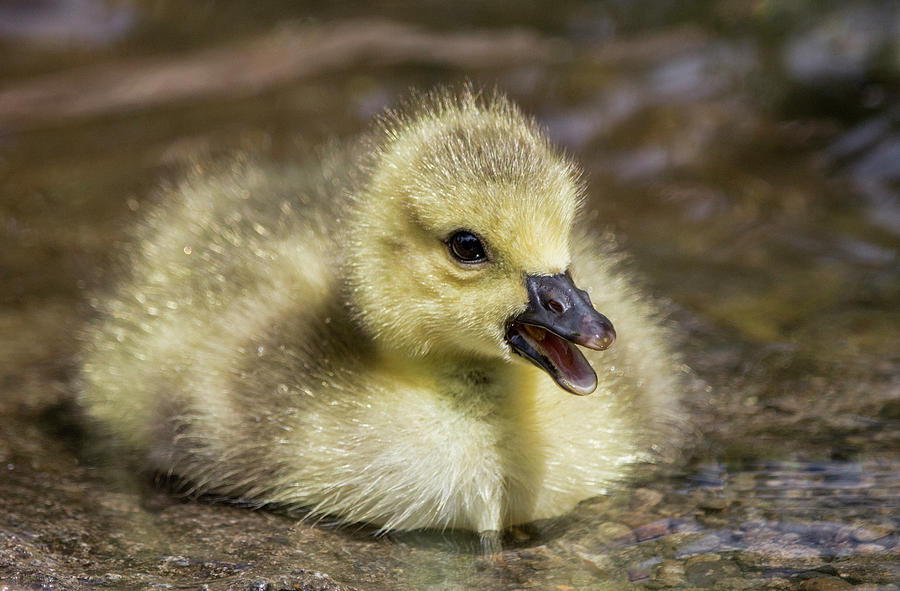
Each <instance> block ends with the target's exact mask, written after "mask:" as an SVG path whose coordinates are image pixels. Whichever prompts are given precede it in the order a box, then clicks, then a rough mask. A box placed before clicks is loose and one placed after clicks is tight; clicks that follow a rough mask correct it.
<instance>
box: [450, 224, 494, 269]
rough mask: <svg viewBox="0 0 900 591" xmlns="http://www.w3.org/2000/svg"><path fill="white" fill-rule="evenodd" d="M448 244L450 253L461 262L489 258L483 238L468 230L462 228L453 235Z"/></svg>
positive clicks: (476, 261)
mask: <svg viewBox="0 0 900 591" xmlns="http://www.w3.org/2000/svg"><path fill="white" fill-rule="evenodd" d="M447 245H448V246H449V247H450V254H452V255H453V256H454V257H455V258H456V260H458V261H460V262H461V263H480V262H483V261H486V260H487V254H485V252H484V244H482V243H481V239H480V238H478V236H476V235H475V234H472V233H471V232H467V231H466V230H460V231H459V232H457V233H455V234H454V235H453V236H451V237H450V240H449V241H448V242H447Z"/></svg>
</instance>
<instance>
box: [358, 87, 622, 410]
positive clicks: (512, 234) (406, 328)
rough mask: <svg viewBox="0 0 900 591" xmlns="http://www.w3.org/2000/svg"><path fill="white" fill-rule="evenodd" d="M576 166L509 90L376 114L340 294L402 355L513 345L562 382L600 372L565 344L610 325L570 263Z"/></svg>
mask: <svg viewBox="0 0 900 591" xmlns="http://www.w3.org/2000/svg"><path fill="white" fill-rule="evenodd" d="M580 200H581V186H580V183H579V172H578V170H577V168H576V167H575V166H574V165H573V164H572V163H571V162H569V161H568V160H567V159H566V158H565V157H564V156H563V155H562V154H561V153H560V152H559V151H558V150H556V149H555V148H554V147H553V146H551V145H550V144H549V142H548V141H547V139H546V138H545V137H544V136H543V134H542V133H541V131H540V129H539V128H538V127H537V125H536V124H535V123H534V122H533V121H532V120H530V119H527V118H526V117H524V116H523V115H522V114H521V113H520V112H519V110H518V109H517V108H516V107H515V106H513V105H511V104H510V103H509V102H508V101H507V100H506V99H504V98H502V97H499V96H494V97H491V98H482V97H479V96H476V95H473V94H472V93H470V92H465V93H464V94H463V95H462V96H459V97H450V96H440V97H431V98H430V99H428V100H427V101H424V104H422V105H420V106H419V107H418V108H417V109H416V110H414V111H412V112H411V114H403V115H393V116H391V117H390V118H389V119H388V121H387V122H386V124H385V126H384V129H383V130H382V134H381V136H380V144H379V146H378V148H377V149H376V150H375V152H374V156H373V159H372V162H371V169H370V170H369V176H368V179H367V183H366V185H365V187H364V188H363V189H362V190H361V191H360V193H359V194H358V195H357V196H356V199H355V202H354V206H353V207H354V209H353V215H352V223H351V225H350V232H351V236H350V238H351V245H352V246H351V252H350V253H349V255H348V264H349V275H350V284H351V298H352V301H353V305H354V307H355V309H356V310H357V313H358V315H359V318H360V320H361V321H362V323H363V324H364V325H365V326H366V328H367V329H368V330H369V331H370V333H371V334H372V335H373V336H374V338H375V339H376V340H377V341H378V343H379V344H380V346H382V347H384V348H386V349H389V350H395V351H402V352H403V353H404V354H406V355H411V356H425V355H429V354H435V355H444V356H460V355H469V356H478V357H488V358H502V359H507V360H509V359H510V358H511V355H512V354H513V353H516V354H519V355H521V356H522V357H525V358H526V359H528V360H529V361H531V362H532V363H534V364H535V365H537V366H538V367H541V368H542V369H544V370H545V371H547V372H548V373H549V374H550V375H551V376H552V377H553V378H554V379H555V380H556V382H557V383H558V384H559V385H560V386H561V387H563V388H565V389H566V390H568V391H570V392H573V393H576V394H588V393H590V392H592V391H593V390H594V388H595V387H596V384H597V378H596V375H595V374H594V372H593V370H592V369H591V367H590V365H589V364H588V362H587V360H586V359H585V358H584V356H583V355H582V353H581V352H580V351H579V350H578V347H577V346H576V345H581V346H585V347H590V348H593V349H605V348H606V347H608V346H609V345H611V344H612V341H613V339H614V338H615V333H614V331H613V327H612V325H611V324H610V322H609V320H607V319H606V318H605V317H604V316H603V315H601V314H600V313H598V312H597V311H596V310H594V308H593V307H592V305H591V303H590V299H589V298H588V295H587V293H585V292H584V291H581V290H579V289H578V288H577V287H576V285H575V283H574V281H573V278H572V277H571V275H570V274H569V272H568V268H569V264H570V262H571V254H570V252H571V251H570V235H571V230H572V224H573V222H574V219H575V213H576V210H577V209H578V205H579V202H580Z"/></svg>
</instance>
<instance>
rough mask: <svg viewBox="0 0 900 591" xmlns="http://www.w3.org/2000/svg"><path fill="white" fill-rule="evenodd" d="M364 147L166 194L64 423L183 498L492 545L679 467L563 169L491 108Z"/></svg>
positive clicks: (668, 411)
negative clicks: (619, 487) (85, 425)
mask: <svg viewBox="0 0 900 591" xmlns="http://www.w3.org/2000/svg"><path fill="white" fill-rule="evenodd" d="M375 127H376V128H375V130H374V131H373V132H371V133H370V134H369V135H368V136H367V137H366V139H364V140H363V141H361V142H360V144H359V145H358V146H357V147H355V148H348V149H346V150H334V151H333V152H332V153H331V154H330V155H328V156H327V157H324V158H322V159H321V160H320V161H317V162H316V163H314V164H312V165H309V166H307V167H305V168H304V167H301V166H289V167H282V168H275V167H272V166H266V165H263V164H254V163H252V162H251V161H249V160H248V159H242V158H240V157H238V158H236V159H235V160H234V161H233V162H231V163H230V164H229V166H227V167H224V168H222V169H220V170H215V171H213V172H207V171H205V170H203V169H202V167H201V166H199V165H198V166H196V167H195V170H194V171H193V172H192V173H191V174H190V175H189V176H188V177H187V178H186V179H185V180H184V181H183V182H182V183H181V184H180V185H178V186H177V187H173V188H169V189H168V190H164V192H163V193H162V194H161V198H162V201H163V203H162V204H161V205H160V206H158V208H157V209H156V210H155V211H154V212H153V213H152V214H150V215H149V216H148V217H147V218H146V219H145V220H144V221H143V222H142V223H141V224H139V225H138V227H137V228H136V229H135V231H134V236H133V237H134V240H133V243H132V246H131V247H130V248H128V249H127V250H126V251H125V252H124V253H123V255H122V259H123V260H122V263H123V266H124V267H125V268H126V269H128V272H127V274H126V276H125V277H124V278H123V279H122V281H121V283H120V284H119V285H118V286H117V287H116V288H115V289H114V290H113V291H112V293H111V294H108V295H106V296H101V297H98V298H95V299H94V300H93V302H94V304H93V305H94V306H95V307H96V308H97V310H98V314H97V319H96V320H95V321H94V322H93V323H92V324H91V325H90V327H89V328H88V329H87V331H86V335H85V337H86V339H85V340H86V345H85V352H84V362H83V371H82V393H81V402H82V403H83V406H84V408H85V409H86V412H87V415H88V416H89V418H90V419H91V420H92V421H94V422H96V423H97V425H98V426H99V427H100V428H101V429H104V430H106V431H107V432H108V433H109V435H110V436H111V440H112V441H114V442H115V444H116V445H118V446H119V447H117V448H116V449H117V450H118V453H127V454H130V455H131V456H132V457H135V458H139V460H138V461H139V463H140V464H141V465H142V466H144V467H148V468H150V469H152V470H154V471H159V472H162V473H165V474H169V475H173V476H175V477H178V478H179V479H182V480H183V481H185V482H187V483H189V485H190V487H191V490H193V491H195V492H197V493H209V494H214V495H218V496H225V497H228V498H241V499H252V500H254V501H255V502H257V503H258V504H259V505H277V506H281V507H284V506H287V507H289V508H298V509H299V508H302V509H304V510H306V511H308V512H309V514H310V515H312V516H319V517H321V516H326V515H327V516H331V517H336V518H337V519H339V520H341V521H343V522H348V523H349V522H366V523H370V524H374V525H375V526H377V527H378V528H380V530H381V531H387V530H410V529H419V528H436V529H445V528H455V529H464V530H473V531H476V532H493V531H498V530H502V529H504V528H507V527H509V526H511V525H514V524H520V523H524V522H529V521H533V520H537V519H542V518H549V517H554V516H558V515H561V514H564V513H566V512H567V511H569V510H570V509H572V507H573V506H574V505H575V504H576V503H578V502H579V501H581V500H583V499H585V498H588V497H592V496H596V495H599V494H603V493H605V492H607V491H608V490H609V488H610V487H611V486H615V485H616V484H617V483H619V482H621V481H622V479H623V478H624V477H625V476H626V475H627V474H628V472H629V466H631V465H634V464H635V463H637V462H646V461H652V460H653V459H654V457H655V455H656V451H655V450H658V449H660V448H666V447H671V446H672V445H673V443H675V440H676V438H677V433H676V432H677V429H672V428H671V427H670V425H672V424H674V423H677V422H678V418H679V416H680V412H679V403H678V399H679V393H680V391H681V389H682V388H681V385H680V382H679V378H678V370H677V369H676V367H677V364H676V362H675V357H674V356H673V354H672V352H671V351H670V350H669V349H668V348H667V345H668V343H669V339H668V337H667V336H666V333H665V331H664V330H663V329H662V328H661V327H660V326H659V322H658V320H656V319H655V318H656V314H655V311H654V308H653V307H652V306H651V305H650V304H648V303H647V302H646V300H645V299H643V298H642V297H641V296H640V295H639V294H638V293H637V291H636V290H635V289H634V288H633V287H632V286H631V284H630V282H629V278H628V277H627V275H626V274H624V273H623V272H622V271H621V269H620V263H619V256H618V255H616V254H615V250H614V248H613V247H612V246H611V245H610V244H609V240H608V239H601V238H599V237H598V236H599V232H598V231H597V228H596V227H594V225H593V224H590V223H585V224H582V225H576V212H577V210H578V209H579V204H580V202H581V201H582V194H583V188H582V184H581V181H580V172H579V170H578V168H577V167H576V166H575V165H574V164H573V163H572V162H571V161H570V160H569V159H568V158H567V157H566V156H565V155H563V154H562V153H561V152H560V151H559V150H557V149H556V148H554V147H553V146H552V145H551V144H550V142H549V141H548V139H547V138H546V137H545V135H544V134H543V133H542V131H541V129H540V128H539V126H538V125H537V124H536V123H535V122H534V121H533V120H531V119H529V118H527V117H525V116H523V114H522V113H521V112H520V111H519V109H518V108H517V107H515V106H514V105H512V104H511V103H510V102H509V101H508V100H507V99H505V98H504V97H502V96H499V95H494V96H483V95H480V94H477V93H475V92H472V91H471V90H464V91H462V92H459V93H455V94H454V93H449V92H441V93H435V94H432V95H429V96H428V97H425V98H420V99H417V100H414V101H413V102H412V104H411V105H409V106H407V107H406V108H405V109H402V110H401V111H399V112H394V113H389V114H387V115H385V116H384V117H382V119H381V120H380V122H379V124H378V125H376V126H375ZM601 312H602V313H601ZM613 323H615V329H614V328H613ZM617 334H618V340H617V341H616V343H615V345H614V346H611V345H613V341H614V340H615V339H616V338H617ZM598 373H599V377H598V375H597V374H598ZM589 394H590V395H589ZM588 395H589V396H588Z"/></svg>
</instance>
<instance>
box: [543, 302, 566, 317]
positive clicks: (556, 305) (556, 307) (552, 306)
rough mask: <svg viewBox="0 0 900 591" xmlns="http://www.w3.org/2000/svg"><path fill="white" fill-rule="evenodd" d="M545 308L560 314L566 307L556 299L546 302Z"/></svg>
mask: <svg viewBox="0 0 900 591" xmlns="http://www.w3.org/2000/svg"><path fill="white" fill-rule="evenodd" d="M547 309H548V310H550V311H551V312H555V313H557V314H561V313H562V312H563V310H565V309H566V308H565V306H563V305H562V304H561V303H560V302H558V301H557V300H549V301H548V302H547Z"/></svg>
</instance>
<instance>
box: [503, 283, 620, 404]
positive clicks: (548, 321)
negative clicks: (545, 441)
mask: <svg viewBox="0 0 900 591" xmlns="http://www.w3.org/2000/svg"><path fill="white" fill-rule="evenodd" d="M525 288H526V289H527V291H528V308H526V309H525V311H524V312H522V313H521V314H519V315H518V316H516V317H515V318H513V319H511V320H510V322H509V323H508V325H507V329H506V341H507V342H508V343H509V345H510V347H512V349H513V351H515V352H516V353H518V354H519V355H521V356H522V357H525V358H526V359H528V360H529V361H531V362H532V363H534V364H535V365H537V366H538V367H540V368H541V369H543V370H544V371H546V372H547V373H548V374H550V376H551V377H552V378H553V379H554V380H555V381H556V383H557V384H559V386H560V387H561V388H563V389H564V390H567V391H569V392H571V393H572V394H578V395H580V396H584V395H585V394H590V393H591V392H593V391H594V390H595V389H596V388H597V374H596V373H594V369H593V368H592V367H591V365H590V364H589V363H588V361H587V359H585V357H584V355H583V354H582V353H581V351H580V350H579V349H578V347H576V346H575V345H581V346H582V347H587V348H589V349H594V350H597V351H602V350H604V349H607V348H609V346H610V345H612V344H613V341H615V340H616V331H615V329H614V328H613V325H612V323H611V322H610V321H609V319H607V318H606V316H604V315H603V314H601V313H599V312H597V311H596V310H595V309H594V307H593V305H591V299H590V297H589V296H588V294H587V292H586V291H584V290H581V289H578V287H576V286H575V284H574V283H573V282H572V276H571V275H569V272H568V271H566V272H565V273H560V274H558V275H528V276H527V277H525Z"/></svg>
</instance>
